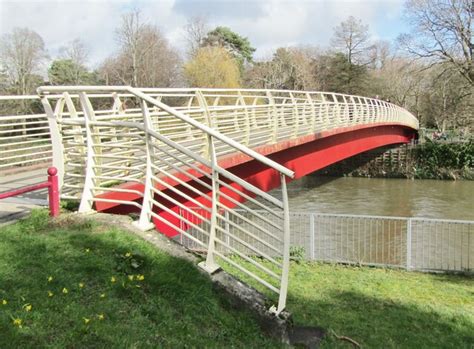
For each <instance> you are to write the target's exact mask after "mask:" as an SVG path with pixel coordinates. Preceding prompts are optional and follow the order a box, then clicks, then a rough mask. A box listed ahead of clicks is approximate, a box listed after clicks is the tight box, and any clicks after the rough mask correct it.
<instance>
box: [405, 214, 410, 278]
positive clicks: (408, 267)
mask: <svg viewBox="0 0 474 349" xmlns="http://www.w3.org/2000/svg"><path fill="white" fill-rule="evenodd" d="M406 263H407V267H406V268H407V270H410V269H411V218H408V219H407V261H406Z"/></svg>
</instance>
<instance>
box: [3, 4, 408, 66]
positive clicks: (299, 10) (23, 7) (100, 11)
mask: <svg viewBox="0 0 474 349" xmlns="http://www.w3.org/2000/svg"><path fill="white" fill-rule="evenodd" d="M132 8H139V9H141V11H142V18H143V19H144V20H146V21H148V22H150V23H152V24H155V25H157V26H158V27H159V28H160V29H161V31H162V32H163V34H164V35H165V36H166V37H167V38H168V39H169V40H170V41H171V43H172V45H174V46H175V47H177V48H178V49H180V50H184V45H185V42H184V39H183V35H184V33H183V26H184V25H185V23H186V21H187V19H188V18H189V17H191V16H196V15H201V16H205V17H207V19H208V21H209V24H210V25H211V27H214V26H217V25H224V26H228V27H230V28H231V29H233V30H235V31H236V32H238V33H240V34H241V35H244V36H247V37H248V38H249V40H250V42H251V43H252V44H253V45H254V46H255V47H256V48H257V51H256V57H257V58H266V57H270V56H271V54H272V53H273V52H274V50H275V49H276V48H277V47H282V46H283V47H286V46H293V45H315V46H319V47H322V48H324V47H327V46H328V45H329V42H330V38H331V35H332V31H333V28H334V27H335V26H336V25H337V24H338V23H340V22H341V21H343V20H344V19H345V18H347V17H348V16H350V15H353V16H355V17H358V18H360V19H362V21H363V22H364V23H366V24H368V25H369V27H370V33H371V35H372V37H373V39H385V40H393V39H394V38H396V37H397V36H398V34H400V33H402V32H406V31H407V30H408V27H407V26H406V24H405V23H404V22H403V19H402V15H403V0H359V1H357V0H312V1H310V0H308V1H300V0H211V1H210V0H154V1H146V0H108V1H106V0H95V1H92V0H85V1H84V0H82V1H79V0H56V1H53V0H28V1H25V0H15V1H12V0H0V34H4V33H7V32H9V31H11V30H12V28H14V27H29V28H31V29H33V30H35V31H37V32H38V33H39V34H40V35H41V36H42V37H43V39H44V41H45V43H46V46H47V48H48V51H49V54H50V56H51V57H53V58H54V57H55V56H56V55H57V54H58V51H59V48H60V47H61V46H64V45H66V44H67V43H68V42H69V41H71V40H73V39H74V38H80V39H82V40H83V41H85V42H87V45H88V48H89V51H90V55H89V57H90V58H89V61H90V62H89V63H90V65H91V66H96V65H97V64H99V63H100V61H101V60H103V59H104V58H105V57H107V56H108V55H110V54H111V53H112V52H113V51H114V50H115V49H116V48H117V46H116V40H115V34H114V30H115V28H116V27H117V26H118V25H119V24H120V17H121V15H122V14H123V13H125V12H127V11H128V10H130V9H132Z"/></svg>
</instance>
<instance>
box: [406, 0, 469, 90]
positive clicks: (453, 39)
mask: <svg viewBox="0 0 474 349" xmlns="http://www.w3.org/2000/svg"><path fill="white" fill-rule="evenodd" d="M473 14H474V2H473V1H472V0H407V2H406V17H407V19H408V21H409V22H410V23H411V25H412V26H413V30H412V32H411V33H410V34H404V35H401V36H400V37H399V43H400V44H401V46H402V47H403V48H404V49H406V50H407V51H408V52H409V53H410V54H411V55H413V56H415V57H418V58H423V59H427V60H429V61H430V63H431V65H435V64H439V63H448V64H447V65H445V67H446V68H449V67H454V68H455V69H456V70H457V71H458V72H459V73H460V74H461V75H462V76H463V78H464V79H466V81H467V82H468V83H469V84H470V85H471V86H472V85H473V84H474V65H473V56H472V53H473V49H474V41H473V32H472V30H473V29H472V25H473V19H472V17H473Z"/></svg>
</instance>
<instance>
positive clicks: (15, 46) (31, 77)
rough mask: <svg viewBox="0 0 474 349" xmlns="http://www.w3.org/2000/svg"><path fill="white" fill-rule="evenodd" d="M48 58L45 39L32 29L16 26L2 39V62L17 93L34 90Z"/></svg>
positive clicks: (0, 50)
mask: <svg viewBox="0 0 474 349" xmlns="http://www.w3.org/2000/svg"><path fill="white" fill-rule="evenodd" d="M46 58H47V55H46V50H45V48H44V42H43V39H42V38H41V36H40V35H39V34H38V33H36V32H34V31H32V30H30V29H27V28H15V29H13V31H12V32H11V33H10V34H5V35H4V36H3V37H2V38H1V39H0V63H1V65H2V66H3V69H4V70H5V74H6V76H7V77H8V79H9V81H10V84H11V85H12V86H14V89H15V93H17V94H28V93H31V92H32V89H33V88H34V87H35V86H34V81H35V80H37V79H35V74H38V73H39V71H40V68H41V65H42V64H43V62H44V61H45V59H46ZM36 77H37V76H36Z"/></svg>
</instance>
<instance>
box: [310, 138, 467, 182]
mask: <svg viewBox="0 0 474 349" xmlns="http://www.w3.org/2000/svg"><path fill="white" fill-rule="evenodd" d="M314 175H323V176H335V177H340V176H347V177H365V178H408V179H441V180H474V142H473V141H472V140H471V141H467V142H456V143H454V142H453V143H446V142H433V141H426V142H425V143H423V144H420V145H402V146H399V147H396V148H393V147H392V148H391V147H383V148H379V149H375V150H372V151H369V152H366V153H364V154H360V155H357V156H354V157H352V158H349V159H346V160H344V161H341V162H339V163H337V164H334V165H332V166H329V167H327V168H325V169H323V170H321V171H318V172H316V173H315V174H314Z"/></svg>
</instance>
